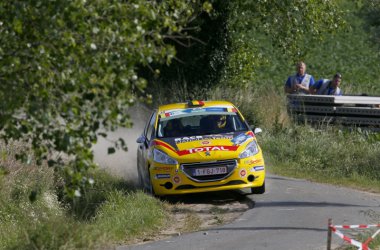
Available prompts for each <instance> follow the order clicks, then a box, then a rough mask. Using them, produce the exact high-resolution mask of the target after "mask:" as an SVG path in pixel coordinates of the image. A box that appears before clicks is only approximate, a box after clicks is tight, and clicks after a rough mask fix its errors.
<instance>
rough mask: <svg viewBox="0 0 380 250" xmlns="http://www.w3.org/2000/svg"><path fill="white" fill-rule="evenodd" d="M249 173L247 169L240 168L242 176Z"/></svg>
mask: <svg viewBox="0 0 380 250" xmlns="http://www.w3.org/2000/svg"><path fill="white" fill-rule="evenodd" d="M246 175H247V171H246V170H245V169H242V170H240V177H244V176H246Z"/></svg>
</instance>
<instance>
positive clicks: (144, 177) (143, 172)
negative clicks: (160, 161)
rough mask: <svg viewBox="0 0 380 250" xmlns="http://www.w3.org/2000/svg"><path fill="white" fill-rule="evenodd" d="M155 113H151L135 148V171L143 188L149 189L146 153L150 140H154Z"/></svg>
mask: <svg viewBox="0 0 380 250" xmlns="http://www.w3.org/2000/svg"><path fill="white" fill-rule="evenodd" d="M156 114H157V111H153V113H152V115H151V116H150V119H149V121H148V123H147V124H146V126H145V129H144V132H143V134H142V135H141V136H140V137H139V138H138V139H137V143H139V146H138V148H137V171H138V174H139V178H140V179H139V181H140V184H142V185H143V187H149V185H150V183H149V169H148V167H149V162H148V152H149V145H150V142H151V140H153V139H154V135H155V129H154V126H155V123H156V116H157V115H156Z"/></svg>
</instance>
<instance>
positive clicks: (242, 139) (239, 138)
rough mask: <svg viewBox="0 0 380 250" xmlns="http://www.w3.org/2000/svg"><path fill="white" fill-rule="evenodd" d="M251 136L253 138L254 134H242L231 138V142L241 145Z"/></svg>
mask: <svg viewBox="0 0 380 250" xmlns="http://www.w3.org/2000/svg"><path fill="white" fill-rule="evenodd" d="M250 138H253V136H252V135H251V134H240V135H238V136H236V137H234V138H233V139H232V140H231V142H232V143H233V144H234V145H241V144H243V143H244V142H246V141H247V140H248V139H250Z"/></svg>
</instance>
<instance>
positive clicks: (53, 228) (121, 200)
mask: <svg viewBox="0 0 380 250" xmlns="http://www.w3.org/2000/svg"><path fill="white" fill-rule="evenodd" d="M15 150H22V146H20V145H17V144H14V145H7V146H5V145H4V144H1V143H0V153H1V155H2V157H1V159H0V166H1V167H0V168H1V170H2V171H1V173H0V249H96V248H102V249H103V248H109V247H110V245H111V244H115V243H117V242H120V243H121V242H125V241H128V240H131V239H133V238H134V237H138V236H139V235H144V234H146V233H149V232H152V231H154V230H156V229H157V228H158V227H160V226H162V225H163V221H164V218H165V214H166V212H165V208H164V204H163V203H162V202H160V201H159V200H157V199H154V198H153V197H150V196H147V195H145V194H144V193H142V192H136V191H135V190H134V189H133V188H131V187H130V186H129V185H128V183H125V181H123V180H122V179H120V178H118V177H114V176H111V175H109V174H107V173H105V172H103V171H100V170H97V171H94V172H93V173H92V174H93V175H94V179H95V180H96V182H95V184H94V186H93V187H91V188H89V189H88V190H86V191H85V192H84V195H83V196H82V197H81V198H78V199H77V200H74V201H73V202H69V201H68V200H65V199H64V198H62V197H61V196H60V193H61V192H60V190H59V189H60V185H59V184H60V181H59V176H58V177H57V173H56V172H55V171H54V169H52V168H48V167H47V166H35V165H32V164H31V165H22V164H20V163H19V162H17V161H14V158H13V156H14V152H15Z"/></svg>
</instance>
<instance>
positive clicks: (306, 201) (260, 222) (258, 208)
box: [94, 107, 380, 250]
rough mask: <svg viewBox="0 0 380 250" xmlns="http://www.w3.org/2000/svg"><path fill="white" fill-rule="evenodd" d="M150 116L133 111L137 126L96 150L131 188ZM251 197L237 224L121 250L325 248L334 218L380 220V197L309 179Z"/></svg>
mask: <svg viewBox="0 0 380 250" xmlns="http://www.w3.org/2000/svg"><path fill="white" fill-rule="evenodd" d="M148 115H149V111H148V110H146V109H144V108H143V107H134V108H132V109H131V117H132V119H133V121H134V127H133V128H131V129H124V128H123V129H119V130H117V131H116V132H114V133H112V134H110V136H109V138H108V139H107V140H105V139H101V140H100V141H99V142H98V144H97V145H95V147H94V150H95V160H96V161H97V162H98V163H99V165H100V166H101V167H103V168H107V169H108V171H111V172H113V173H115V174H117V175H119V176H122V177H124V178H125V179H126V180H128V181H129V182H131V183H132V184H133V183H136V178H137V174H136V150H137V143H136V142H135V141H136V139H137V137H138V136H139V135H140V134H141V132H142V131H143V128H144V124H145V121H146V120H147V119H148V117H147V116H148ZM119 136H120V137H123V138H124V139H125V140H126V141H127V144H128V146H129V151H128V152H123V151H117V152H116V153H115V154H113V155H107V153H106V152H107V147H108V146H111V145H112V143H111V142H110V140H112V139H117V138H118V137H119ZM210 195H212V194H210ZM246 198H247V199H249V200H248V202H249V203H251V204H253V206H252V208H251V209H249V210H248V211H246V212H245V213H244V214H243V215H242V216H241V217H240V218H239V219H237V220H236V221H234V222H233V223H230V224H227V225H224V226H220V227H216V228H212V229H209V230H206V231H199V232H195V233H189V234H183V235H181V236H177V237H173V238H170V239H166V240H161V241H157V242H152V243H146V244H142V245H135V246H120V247H118V250H124V249H130V250H132V249H133V250H140V249H165V250H170V249H176V250H182V249H183V250H192V249H194V250H202V249H207V250H212V249H218V250H221V249H222V250H223V249H226V250H227V249H228V250H229V249H241V250H244V249H247V250H248V249H249V250H252V249H254V250H261V249H265V250H288V249H292V250H297V249H302V250H305V249H307V250H309V249H310V250H311V249H326V242H327V222H328V219H329V218H332V219H333V223H334V224H336V225H341V224H350V225H355V224H371V223H372V224H373V223H379V222H380V195H378V194H371V193H366V192H360V191H355V190H352V189H347V188H340V187H334V186H331V185H323V184H317V183H312V182H309V181H305V180H297V179H290V178H284V177H279V176H273V175H269V176H267V192H266V193H265V194H263V195H247V196H246ZM378 237H380V236H378ZM332 242H333V246H339V245H341V244H342V242H343V241H342V240H341V239H339V238H338V237H337V236H335V235H333V239H332Z"/></svg>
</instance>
